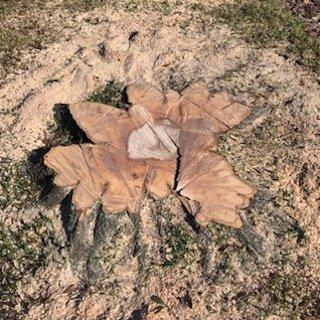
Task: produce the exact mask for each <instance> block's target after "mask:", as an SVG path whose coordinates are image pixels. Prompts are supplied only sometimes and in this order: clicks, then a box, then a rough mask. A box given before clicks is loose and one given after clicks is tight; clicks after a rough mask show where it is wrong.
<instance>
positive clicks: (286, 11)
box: [202, 0, 320, 74]
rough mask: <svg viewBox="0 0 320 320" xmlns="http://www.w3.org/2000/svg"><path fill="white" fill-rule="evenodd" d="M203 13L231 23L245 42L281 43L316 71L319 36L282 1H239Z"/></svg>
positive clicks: (275, 44) (264, 45) (319, 56)
mask: <svg viewBox="0 0 320 320" xmlns="http://www.w3.org/2000/svg"><path fill="white" fill-rule="evenodd" d="M202 10H204V9H203V8H202ZM204 11H205V10H204ZM206 13H207V14H208V15H210V16H213V17H215V18H217V19H218V20H219V21H220V22H222V23H225V24H228V25H230V26H231V27H232V28H233V29H234V30H235V31H237V32H241V33H242V34H243V35H244V37H245V39H246V40H247V41H249V42H253V43H255V44H256V45H258V46H260V47H276V46H279V44H284V45H285V46H286V51H287V52H288V53H289V54H291V55H292V56H293V57H294V58H295V59H297V60H298V61H299V62H301V63H303V64H304V65H306V66H308V67H310V68H311V69H312V70H314V71H315V72H317V73H318V74H319V72H320V71H319V70H320V68H319V67H320V36H319V34H317V35H311V34H310V33H309V31H308V25H307V24H306V22H305V21H304V20H303V19H301V18H299V17H298V16H295V15H294V14H293V13H292V12H291V11H290V8H289V7H287V6H286V4H284V3H283V2H281V1H279V0H267V1H259V0H250V1H239V2H236V3H233V4H227V5H221V6H219V7H217V8H215V9H213V10H211V11H207V12H206Z"/></svg>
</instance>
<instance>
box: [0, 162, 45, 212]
mask: <svg viewBox="0 0 320 320" xmlns="http://www.w3.org/2000/svg"><path fill="white" fill-rule="evenodd" d="M25 169H26V161H25V160H24V161H22V162H20V163H18V164H16V163H13V162H12V161H11V160H10V159H6V160H2V163H1V169H0V209H1V210H5V209H7V208H8V207H14V208H17V209H22V208H27V207H30V206H31V205H33V204H34V203H35V202H36V201H37V199H38V196H39V194H40V187H39V186H38V185H37V184H36V183H35V181H34V179H33V178H32V175H31V172H27V170H25Z"/></svg>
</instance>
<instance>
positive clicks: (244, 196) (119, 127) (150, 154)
mask: <svg viewBox="0 0 320 320" xmlns="http://www.w3.org/2000/svg"><path fill="white" fill-rule="evenodd" d="M127 95H128V99H129V102H130V103H131V104H132V106H131V107H130V108H129V110H122V109H116V108H114V107H111V106H108V105H103V104H98V103H89V102H83V103H79V104H73V105H70V106H69V109H70V112H71V114H72V116H73V118H74V120H75V121H76V122H77V124H78V125H79V127H80V128H81V129H82V130H83V131H84V132H85V133H86V134H87V136H88V138H89V139H90V140H91V141H92V142H93V143H92V144H80V145H70V146H57V147H54V148H52V149H51V150H50V151H49V153H48V154H47V155H46V158H45V164H46V165H47V166H48V167H50V168H52V169H53V170H54V171H55V172H56V174H57V175H56V177H55V180H54V182H55V184H56V185H58V186H61V187H73V188H74V193H73V199H72V201H73V203H74V204H75V205H76V207H77V208H78V209H79V210H86V209H89V208H91V207H92V205H93V204H94V203H95V202H97V201H101V203H102V206H103V209H104V211H105V212H106V213H117V212H122V211H125V210H127V211H129V212H137V211H139V209H140V208H141V204H142V200H143V199H144V198H145V196H146V193H149V194H151V195H152V196H153V197H154V198H156V199H159V198H164V197H167V196H168V195H169V194H171V193H174V194H175V195H176V196H177V197H178V198H179V199H180V200H181V202H182V203H183V204H184V206H185V207H186V208H187V209H188V210H189V211H190V212H192V213H193V214H195V215H196V220H197V221H198V222H199V223H200V224H202V225H207V224H208V223H209V222H211V221H217V222H220V223H223V224H226V225H229V226H232V227H235V228H240V227H241V226H242V222H241V219H240V217H239V212H238V211H239V209H241V208H245V207H247V206H248V205H249V201H250V199H251V198H252V196H253V194H254V190H253V188H251V187H250V186H248V185H247V184H246V183H244V182H243V181H241V180H240V179H239V178H238V177H236V176H235V174H234V173H233V170H232V167H231V166H230V165H229V164H228V163H227V161H226V160H225V159H224V158H223V157H221V156H220V155H218V154H217V153H216V151H217V147H218V139H217V135H218V134H220V133H222V132H226V131H228V130H229V129H231V128H233V127H234V126H236V125H237V124H239V123H240V122H241V121H242V120H243V119H244V118H246V117H247V116H248V114H249V113H250V111H251V109H250V108H249V107H247V106H244V105H242V104H239V103H235V102H232V101H231V100H230V99H229V97H228V95H227V94H226V93H225V92H222V93H218V94H211V93H210V92H209V90H208V89H207V88H206V87H205V86H204V85H203V84H201V83H195V84H193V85H190V86H189V87H188V88H186V89H185V90H183V91H182V92H181V93H178V92H176V91H173V90H169V91H167V92H164V93H163V92H161V91H160V90H158V89H156V88H154V87H151V86H136V85H132V86H129V87H128V89H127ZM195 204H197V205H195Z"/></svg>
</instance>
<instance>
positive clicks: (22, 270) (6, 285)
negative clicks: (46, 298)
mask: <svg viewBox="0 0 320 320" xmlns="http://www.w3.org/2000/svg"><path fill="white" fill-rule="evenodd" d="M55 245H56V240H55V235H54V232H53V228H52V224H51V221H50V220H49V219H48V218H47V217H46V216H44V215H42V214H40V215H39V216H38V217H37V218H35V219H34V220H32V221H31V222H29V223H26V222H24V221H20V223H19V225H18V227H17V228H15V229H14V230H13V229H10V228H8V227H6V226H4V225H3V224H1V223H0V284H1V285H0V314H1V318H2V319H20V318H21V317H22V315H23V314H24V313H25V312H27V310H28V309H29V307H30V305H33V304H35V303H37V300H38V297H32V298H31V297H30V298H23V297H21V296H20V295H19V294H18V291H17V290H18V286H19V285H23V284H24V283H26V281H27V278H28V277H30V276H33V275H34V274H35V272H36V271H37V270H38V269H39V268H42V267H44V266H45V265H46V264H47V261H48V257H49V255H50V253H51V251H52V249H53V248H54V246H55Z"/></svg>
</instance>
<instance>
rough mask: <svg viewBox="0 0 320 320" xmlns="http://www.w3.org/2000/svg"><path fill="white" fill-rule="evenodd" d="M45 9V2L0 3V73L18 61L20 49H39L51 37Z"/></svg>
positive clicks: (52, 35)
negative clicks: (44, 12)
mask: <svg viewBox="0 0 320 320" xmlns="http://www.w3.org/2000/svg"><path fill="white" fill-rule="evenodd" d="M43 10H47V9H46V4H45V2H44V1H40V0H35V1H22V0H18V1H14V0H4V1H2V2H1V3H0V66H1V67H2V68H0V76H3V75H5V74H6V73H7V72H9V71H10V70H11V69H12V68H13V67H14V66H16V65H17V64H18V63H19V62H20V56H21V53H22V51H23V50H25V49H27V48H33V49H37V50H40V49H42V48H43V46H44V44H45V43H49V42H51V41H53V40H54V32H53V29H52V28H48V25H47V23H45V22H44V20H43V19H39V15H41V11H43Z"/></svg>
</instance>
